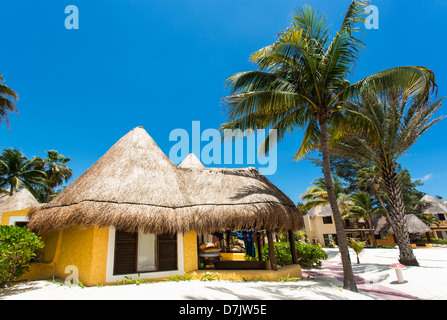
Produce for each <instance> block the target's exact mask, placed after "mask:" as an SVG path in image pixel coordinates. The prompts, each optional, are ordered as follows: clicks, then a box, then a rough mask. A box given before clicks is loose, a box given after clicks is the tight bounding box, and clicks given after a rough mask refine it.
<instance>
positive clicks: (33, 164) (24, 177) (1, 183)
mask: <svg viewBox="0 0 447 320" xmlns="http://www.w3.org/2000/svg"><path fill="white" fill-rule="evenodd" d="M39 164H40V161H39V159H38V158H36V157H34V158H31V159H27V158H26V157H25V155H24V154H23V153H22V152H21V151H20V150H17V149H14V148H5V149H4V150H3V153H2V154H0V187H7V186H9V195H10V196H12V195H13V194H14V191H15V190H18V189H20V188H21V187H23V186H26V187H28V188H30V189H32V188H33V187H35V186H41V185H43V183H44V181H43V179H44V178H45V172H43V171H42V170H39Z"/></svg>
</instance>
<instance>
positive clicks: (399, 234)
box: [382, 167, 419, 266]
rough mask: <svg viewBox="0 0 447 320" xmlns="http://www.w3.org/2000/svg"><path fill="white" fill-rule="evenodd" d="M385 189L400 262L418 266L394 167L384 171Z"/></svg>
mask: <svg viewBox="0 0 447 320" xmlns="http://www.w3.org/2000/svg"><path fill="white" fill-rule="evenodd" d="M382 174H383V181H384V185H385V190H386V193H387V195H388V199H389V203H388V212H389V215H390V222H391V225H392V228H393V231H394V235H395V236H396V241H397V244H398V246H399V262H400V263H402V264H403V265H406V266H418V265H419V263H418V261H417V260H416V257H415V256H414V254H413V249H412V248H411V244H410V235H409V233H408V227H407V223H406V221H405V205H404V203H403V200H402V192H401V189H400V184H399V181H398V180H397V174H396V170H395V168H394V167H391V168H387V169H386V170H383V171H382Z"/></svg>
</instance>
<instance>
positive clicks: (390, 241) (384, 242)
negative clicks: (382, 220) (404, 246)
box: [376, 234, 397, 246]
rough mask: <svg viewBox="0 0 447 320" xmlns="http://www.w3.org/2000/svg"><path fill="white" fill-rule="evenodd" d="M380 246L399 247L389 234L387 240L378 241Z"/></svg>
mask: <svg viewBox="0 0 447 320" xmlns="http://www.w3.org/2000/svg"><path fill="white" fill-rule="evenodd" d="M376 243H377V245H378V246H395V245H397V243H396V241H395V240H394V236H393V235H392V234H387V235H386V239H376Z"/></svg>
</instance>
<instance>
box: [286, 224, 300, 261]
mask: <svg viewBox="0 0 447 320" xmlns="http://www.w3.org/2000/svg"><path fill="white" fill-rule="evenodd" d="M288 233H289V243H290V253H291V254H292V263H293V264H298V256H297V254H296V246H295V237H294V236H293V231H292V230H289V231H288Z"/></svg>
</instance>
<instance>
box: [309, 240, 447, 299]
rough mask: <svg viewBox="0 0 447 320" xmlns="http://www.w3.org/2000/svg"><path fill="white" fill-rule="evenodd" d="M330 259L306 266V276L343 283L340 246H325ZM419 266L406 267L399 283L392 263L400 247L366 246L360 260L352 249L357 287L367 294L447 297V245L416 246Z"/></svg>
mask: <svg viewBox="0 0 447 320" xmlns="http://www.w3.org/2000/svg"><path fill="white" fill-rule="evenodd" d="M325 251H326V253H328V256H329V258H328V260H326V261H323V266H322V268H321V269H312V270H303V276H304V277H307V276H311V277H315V278H316V279H318V278H320V279H324V280H325V281H336V283H337V284H338V285H340V286H342V284H343V269H342V264H341V259H340V254H339V252H338V249H325ZM413 252H414V254H415V256H416V258H417V260H418V262H419V267H408V268H407V269H406V270H404V271H403V275H404V279H405V280H406V282H405V283H403V284H399V283H397V278H396V274H395V271H394V270H393V269H391V268H390V267H389V266H390V264H392V263H395V262H398V257H399V251H398V250H397V249H365V250H364V253H363V254H362V255H361V256H360V264H357V263H355V261H356V260H357V258H356V255H355V253H354V252H353V251H351V250H350V257H351V261H353V262H354V263H353V264H352V268H353V271H354V277H355V280H356V283H357V288H358V289H359V290H360V291H363V292H364V293H366V294H367V295H369V296H371V297H373V298H374V297H375V298H379V299H386V300H424V299H447V277H446V276H445V275H446V274H447V248H427V249H426V248H418V249H414V250H413Z"/></svg>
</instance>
